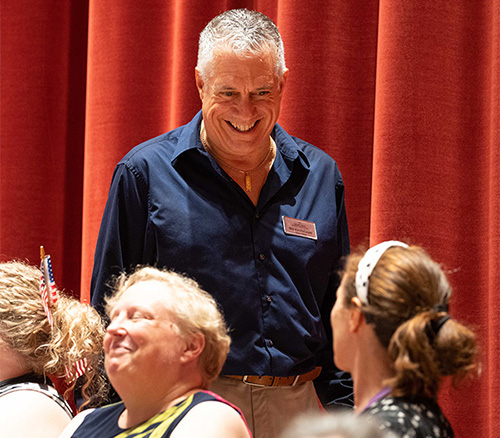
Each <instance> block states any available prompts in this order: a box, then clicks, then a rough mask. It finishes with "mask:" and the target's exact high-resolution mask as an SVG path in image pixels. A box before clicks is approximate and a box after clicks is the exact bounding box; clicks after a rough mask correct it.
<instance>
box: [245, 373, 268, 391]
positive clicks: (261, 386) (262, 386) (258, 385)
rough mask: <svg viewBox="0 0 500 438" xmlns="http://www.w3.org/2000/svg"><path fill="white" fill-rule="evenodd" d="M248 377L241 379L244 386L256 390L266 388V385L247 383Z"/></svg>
mask: <svg viewBox="0 0 500 438" xmlns="http://www.w3.org/2000/svg"><path fill="white" fill-rule="evenodd" d="M248 377H250V376H249V375H246V376H243V379H241V381H242V382H243V383H244V384H245V385H249V386H256V387H257V388H266V387H267V385H263V384H262V383H253V382H249V381H248Z"/></svg>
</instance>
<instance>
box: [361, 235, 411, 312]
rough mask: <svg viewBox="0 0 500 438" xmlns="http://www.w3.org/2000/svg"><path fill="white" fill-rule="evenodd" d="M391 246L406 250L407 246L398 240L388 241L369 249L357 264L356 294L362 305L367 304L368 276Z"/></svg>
mask: <svg viewBox="0 0 500 438" xmlns="http://www.w3.org/2000/svg"><path fill="white" fill-rule="evenodd" d="M392 246H402V247H403V248H408V245H407V244H406V243H403V242H399V241H398V240H388V241H386V242H382V243H379V244H378V245H375V246H373V247H371V248H370V249H369V250H368V251H366V253H365V255H364V256H363V258H362V259H361V261H360V262H359V264H358V270H357V271H356V293H357V294H358V298H359V299H360V300H361V302H362V303H363V304H368V284H369V279H370V275H372V272H373V270H374V269H375V266H376V265H377V263H378V261H379V260H380V257H382V255H383V254H384V252H386V251H387V250H388V249H389V248H390V247H392Z"/></svg>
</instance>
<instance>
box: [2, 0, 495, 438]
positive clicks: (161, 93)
mask: <svg viewBox="0 0 500 438" xmlns="http://www.w3.org/2000/svg"><path fill="white" fill-rule="evenodd" d="M234 7H247V8H250V9H258V10H260V11H262V12H264V13H266V14H267V15H269V16H270V17H271V18H272V19H273V20H275V22H277V24H278V26H279V28H280V30H281V32H282V35H283V39H284V43H285V51H286V59H287V64H288V67H289V69H290V75H289V81H288V83H287V87H286V89H285V96H284V100H283V107H282V113H281V116H280V123H281V124H282V125H283V126H284V127H285V128H286V129H287V130H288V131H289V132H290V133H292V134H294V135H297V136H299V137H302V138H304V139H306V140H308V141H310V142H312V143H314V144H316V145H317V146H319V147H320V148H322V149H324V150H325V151H327V152H328V153H329V154H331V155H332V156H333V157H334V158H335V159H336V160H337V162H338V163H339V166H340V169H341V171H342V174H343V176H344V180H345V183H346V193H347V194H346V197H347V198H346V203H347V213H348V219H349V225H350V234H351V244H352V247H353V248H356V247H358V246H359V245H360V244H364V245H368V244H369V243H372V244H373V243H377V242H379V241H381V240H385V239H392V238H396V239H403V240H409V241H410V242H412V243H416V244H420V245H422V246H423V247H425V248H426V249H427V250H428V251H429V253H430V254H431V255H432V256H433V257H434V258H436V259H437V260H439V261H440V262H442V263H443V265H444V266H445V267H446V269H447V270H448V272H449V277H450V280H451V283H452V285H453V287H454V297H453V301H452V314H453V315H454V316H455V317H457V318H459V319H461V320H463V321H465V322H467V323H469V324H472V325H473V326H474V327H475V329H476V331H477V333H478V337H479V341H480V346H481V351H482V375H481V377H480V379H478V380H475V381H474V382H471V383H468V384H466V385H465V386H464V387H463V388H462V389H461V390H459V391H455V390H452V389H451V388H450V387H449V386H445V387H444V390H443V393H442V403H443V406H444V409H445V411H446V413H447V414H448V415H449V417H450V419H451V421H452V423H453V426H454V428H455V431H456V436H459V437H462V436H477V437H489V438H498V436H499V435H500V383H499V382H500V343H499V335H500V304H499V300H500V296H499V295H500V294H499V285H500V261H499V260H500V254H499V253H500V132H499V131H500V120H499V119H500V116H499V105H500V89H499V82H500V67H499V60H500V47H499V41H500V0H486V1H476V2H470V1H466V0H443V1H440V2H410V1H408V2H395V1H387V0H378V1H376V0H366V1H363V2H350V1H339V0H337V1H336V0H322V1H319V0H312V1H309V2H299V1H286V0H275V1H263V0H261V1H257V0H256V1H244V0H239V1H238V0H227V1H223V0H214V1H210V2H205V1H201V0H177V1H174V0H170V1H165V0H75V1H66V0H44V1H33V0H31V1H30V0H5V1H2V2H1V4H0V8H1V9H0V13H1V64H0V68H1V78H0V80H1V144H0V160H1V161H0V209H1V210H0V257H1V260H7V259H11V258H23V259H28V260H30V261H31V262H33V263H38V247H39V245H42V244H43V245H45V247H46V249H47V251H48V252H49V253H51V254H52V258H53V265H54V272H55V277H56V281H57V282H58V283H59V285H60V286H62V287H64V288H65V289H67V290H68V291H71V292H73V293H74V294H75V295H78V294H81V297H82V299H84V300H87V299H88V294H89V290H88V288H89V279H90V273H91V269H92V260H93V253H94V248H95V243H96V239H97V232H98V228H99V223H100V219H101V215H102V211H103V208H104V203H105V200H106V196H107V191H108V188H109V183H110V179H111V175H112V171H113V168H114V166H115V164H116V162H117V161H118V160H119V159H120V158H121V157H122V156H123V155H124V154H125V153H126V152H127V151H128V150H129V149H130V148H132V147H133V146H134V145H136V144H137V143H139V142H141V141H143V140H146V139H148V138H151V137H153V136H155V135H158V134H160V133H162V132H165V131H167V130H169V129H171V128H174V127H176V126H178V125H180V124H183V123H186V122H187V121H189V120H190V119H191V117H192V116H193V115H194V114H195V113H196V112H197V111H198V109H199V108H200V102H199V98H198V94H197V91H196V88H195V84H194V67H195V64H196V52H197V40H198V34H199V32H200V31H201V29H202V28H203V27H204V25H205V24H206V23H207V22H208V21H209V20H210V19H211V18H212V17H213V16H215V15H217V14H218V13H219V12H221V11H223V10H225V9H229V8H234ZM80 291H81V292H80Z"/></svg>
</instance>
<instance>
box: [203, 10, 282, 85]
mask: <svg viewBox="0 0 500 438" xmlns="http://www.w3.org/2000/svg"><path fill="white" fill-rule="evenodd" d="M219 49H229V50H231V51H232V52H233V53H236V54H237V55H241V56H248V55H260V54H262V53H263V52H266V51H268V50H270V51H271V53H273V54H274V56H275V60H276V64H275V65H276V74H277V75H278V76H279V77H281V76H282V75H283V73H284V72H285V69H286V66H285V50H284V48H283V41H282V40H281V35H280V33H279V31H278V28H277V27H276V25H275V24H274V23H273V22H272V20H271V19H270V18H268V17H267V16H266V15H264V14H262V13H261V12H257V11H249V10H247V9H231V10H229V11H226V12H223V13H222V14H220V15H218V16H217V17H215V18H213V19H212V20H211V21H210V22H209V23H208V24H207V25H206V27H205V29H203V31H202V32H201V34H200V40H199V47H198V64H197V66H196V67H197V69H198V72H199V74H200V76H201V77H202V78H204V79H207V78H209V77H210V76H211V74H210V69H211V67H212V66H211V65H210V64H211V63H212V61H213V59H214V54H215V52H216V51H217V50H219Z"/></svg>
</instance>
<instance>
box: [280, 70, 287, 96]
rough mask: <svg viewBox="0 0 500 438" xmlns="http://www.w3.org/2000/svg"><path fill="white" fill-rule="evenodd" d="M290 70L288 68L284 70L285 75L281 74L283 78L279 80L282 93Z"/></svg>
mask: <svg viewBox="0 0 500 438" xmlns="http://www.w3.org/2000/svg"><path fill="white" fill-rule="evenodd" d="M288 72H289V70H288V69H287V68H286V69H285V71H284V72H283V76H281V79H280V81H279V85H278V87H279V93H280V95H281V94H283V90H284V89H285V85H286V80H287V78H288Z"/></svg>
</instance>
